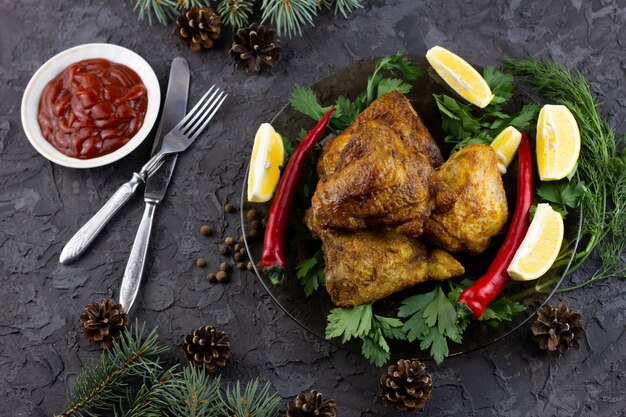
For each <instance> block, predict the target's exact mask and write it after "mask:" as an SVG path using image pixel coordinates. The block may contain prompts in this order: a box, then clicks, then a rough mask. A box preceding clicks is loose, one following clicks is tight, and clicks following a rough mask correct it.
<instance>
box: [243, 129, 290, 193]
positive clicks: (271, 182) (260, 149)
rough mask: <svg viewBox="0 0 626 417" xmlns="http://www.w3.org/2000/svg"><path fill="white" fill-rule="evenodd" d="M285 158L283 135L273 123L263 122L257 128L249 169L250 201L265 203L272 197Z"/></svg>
mask: <svg viewBox="0 0 626 417" xmlns="http://www.w3.org/2000/svg"><path fill="white" fill-rule="evenodd" d="M284 159H285V148H284V146H283V140H282V138H281V136H280V135H279V134H278V133H276V131H275V130H274V128H273V127H272V125H270V124H269V123H263V124H262V125H261V126H260V127H259V130H257V132H256V135H255V137H254V146H253V147H252V156H251V157H250V170H249V171H248V201H251V202H254V203H265V202H267V201H270V200H271V199H272V196H273V195H274V191H275V190H276V186H277V185H278V181H279V180H280V167H281V166H282V165H283V160H284Z"/></svg>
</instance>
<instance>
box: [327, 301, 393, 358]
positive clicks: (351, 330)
mask: <svg viewBox="0 0 626 417" xmlns="http://www.w3.org/2000/svg"><path fill="white" fill-rule="evenodd" d="M335 337H341V342H342V343H346V342H347V341H349V340H351V339H353V338H356V339H361V341H362V344H361V353H362V354H363V356H364V357H365V358H366V359H368V360H369V361H370V362H372V363H374V364H375V365H376V366H383V365H384V364H385V363H386V362H387V361H388V360H389V358H390V356H391V353H390V349H389V344H388V343H387V340H386V339H385V338H389V339H404V337H405V334H404V331H403V328H402V322H401V321H400V320H398V319H397V318H393V317H383V316H379V315H378V314H374V313H373V310H372V304H362V305H360V306H357V307H354V308H334V309H332V310H331V311H330V314H329V315H328V324H327V326H326V339H333V338H335Z"/></svg>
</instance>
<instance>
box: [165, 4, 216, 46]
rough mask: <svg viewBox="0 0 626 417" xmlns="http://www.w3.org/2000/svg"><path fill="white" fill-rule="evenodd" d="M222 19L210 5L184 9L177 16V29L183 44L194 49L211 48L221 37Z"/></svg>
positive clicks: (175, 32)
mask: <svg viewBox="0 0 626 417" xmlns="http://www.w3.org/2000/svg"><path fill="white" fill-rule="evenodd" d="M221 31H222V19H221V18H220V17H219V15H218V14H217V13H215V12H214V11H213V9H211V8H210V7H192V8H190V9H183V11H182V12H181V13H180V16H178V17H177V18H176V30H175V31H174V34H176V36H178V38H179V39H180V41H181V42H182V43H183V45H186V46H187V47H189V48H191V50H192V51H199V50H200V49H202V48H205V49H211V48H213V45H214V44H215V41H216V40H218V39H219V38H220V34H221Z"/></svg>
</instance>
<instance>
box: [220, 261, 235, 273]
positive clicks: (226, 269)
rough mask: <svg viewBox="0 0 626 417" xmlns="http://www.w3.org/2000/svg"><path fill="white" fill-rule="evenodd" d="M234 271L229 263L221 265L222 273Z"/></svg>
mask: <svg viewBox="0 0 626 417" xmlns="http://www.w3.org/2000/svg"><path fill="white" fill-rule="evenodd" d="M231 269H232V267H231V266H230V264H229V263H228V262H222V264H221V265H220V271H224V272H229V271H230V270H231Z"/></svg>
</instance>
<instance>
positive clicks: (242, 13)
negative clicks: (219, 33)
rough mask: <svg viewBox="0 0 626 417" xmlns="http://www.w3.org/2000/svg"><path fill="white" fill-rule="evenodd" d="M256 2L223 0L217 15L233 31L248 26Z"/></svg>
mask: <svg viewBox="0 0 626 417" xmlns="http://www.w3.org/2000/svg"><path fill="white" fill-rule="evenodd" d="M253 6H254V0H222V1H221V2H220V3H219V5H218V6H217V13H219V15H220V17H221V18H222V22H224V24H225V25H227V26H230V27H232V28H233V29H239V28H242V27H245V26H248V22H249V21H250V15H251V14H252V11H253V8H254V7H253Z"/></svg>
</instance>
